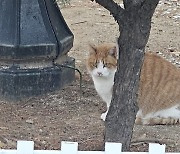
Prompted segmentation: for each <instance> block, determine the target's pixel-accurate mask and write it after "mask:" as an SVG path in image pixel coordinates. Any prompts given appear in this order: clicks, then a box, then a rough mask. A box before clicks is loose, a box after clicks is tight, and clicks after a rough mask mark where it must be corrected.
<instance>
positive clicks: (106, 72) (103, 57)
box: [87, 43, 117, 78]
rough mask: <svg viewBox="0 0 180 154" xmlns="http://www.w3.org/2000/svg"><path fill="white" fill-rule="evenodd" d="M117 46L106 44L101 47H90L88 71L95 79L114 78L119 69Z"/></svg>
mask: <svg viewBox="0 0 180 154" xmlns="http://www.w3.org/2000/svg"><path fill="white" fill-rule="evenodd" d="M116 48H117V47H116V44H113V43H104V44H101V45H99V46H95V45H92V44H91V45H90V52H89V57H88V59H87V69H88V71H89V73H90V74H91V75H92V76H94V77H99V78H108V77H114V74H115V72H116V69H117V49H116Z"/></svg>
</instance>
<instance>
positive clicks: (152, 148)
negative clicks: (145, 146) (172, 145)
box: [149, 143, 166, 154]
mask: <svg viewBox="0 0 180 154" xmlns="http://www.w3.org/2000/svg"><path fill="white" fill-rule="evenodd" d="M165 148H166V146H165V145H164V144H163V145H160V144H156V143H149V154H156V153H157V154H165Z"/></svg>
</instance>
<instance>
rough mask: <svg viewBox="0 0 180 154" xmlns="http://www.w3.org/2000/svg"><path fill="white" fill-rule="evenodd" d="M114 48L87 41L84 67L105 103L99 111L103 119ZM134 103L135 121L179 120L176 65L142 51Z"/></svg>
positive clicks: (179, 84)
mask: <svg viewBox="0 0 180 154" xmlns="http://www.w3.org/2000/svg"><path fill="white" fill-rule="evenodd" d="M117 49H118V47H117V46H116V44H113V43H104V44H101V45H99V46H95V45H90V53H89V57H88V59H87V69H88V71H89V73H90V75H91V76H92V79H93V82H94V86H95V89H96V91H97V93H98V94H99V95H100V97H101V98H102V99H103V101H105V102H106V104H107V111H106V112H105V113H103V114H102V115H101V119H103V120H105V119H106V115H107V112H108V109H109V106H110V103H111V98H112V89H113V85H114V75H115V72H116V69H117V59H118V58H117V53H118V52H117ZM138 106H139V111H138V113H137V116H136V121H135V122H136V124H144V125H155V124H176V123H180V69H179V68H177V67H176V66H174V65H173V64H171V63H170V62H168V61H167V60H165V59H163V58H162V57H160V56H158V55H156V54H154V53H146V54H145V58H144V63H143V66H142V70H141V76H140V84H139V92H138Z"/></svg>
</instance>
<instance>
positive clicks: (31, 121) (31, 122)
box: [26, 119, 34, 124]
mask: <svg viewBox="0 0 180 154" xmlns="http://www.w3.org/2000/svg"><path fill="white" fill-rule="evenodd" d="M26 123H28V124H33V123H34V121H33V120H31V119H28V120H26Z"/></svg>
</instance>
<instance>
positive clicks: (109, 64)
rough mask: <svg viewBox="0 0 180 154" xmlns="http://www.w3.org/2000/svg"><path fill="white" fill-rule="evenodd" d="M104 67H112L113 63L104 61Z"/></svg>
mask: <svg viewBox="0 0 180 154" xmlns="http://www.w3.org/2000/svg"><path fill="white" fill-rule="evenodd" d="M103 67H109V68H110V67H111V63H104V65H103Z"/></svg>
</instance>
